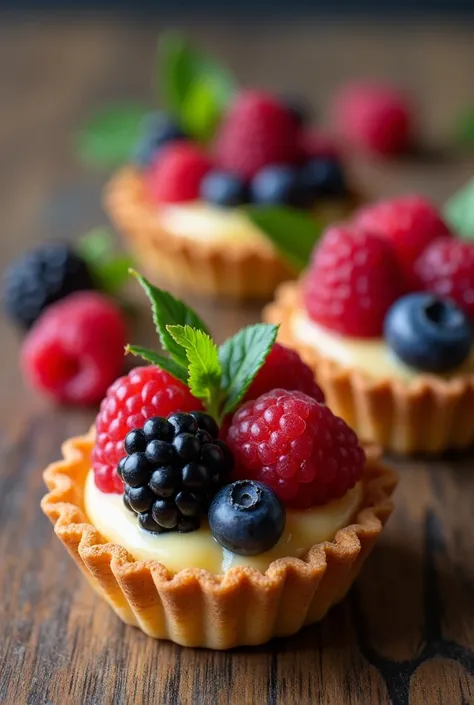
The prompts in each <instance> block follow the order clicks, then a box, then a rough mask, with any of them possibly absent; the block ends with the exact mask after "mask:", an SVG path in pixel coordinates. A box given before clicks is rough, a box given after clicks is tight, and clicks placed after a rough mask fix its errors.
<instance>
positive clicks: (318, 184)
mask: <svg viewBox="0 0 474 705" xmlns="http://www.w3.org/2000/svg"><path fill="white" fill-rule="evenodd" d="M300 179H301V182H302V184H303V186H304V189H305V191H306V193H307V194H308V197H309V199H310V202H311V201H315V200H316V199H317V198H321V197H330V196H339V197H340V196H344V195H345V194H346V192H347V186H346V180H345V177H344V172H343V170H342V167H341V164H340V163H339V161H338V160H337V159H330V158H326V159H311V160H310V161H309V162H307V163H306V164H305V165H304V166H303V167H302V169H301V175H300Z"/></svg>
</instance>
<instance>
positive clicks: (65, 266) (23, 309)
mask: <svg viewBox="0 0 474 705" xmlns="http://www.w3.org/2000/svg"><path fill="white" fill-rule="evenodd" d="M94 288H95V287H94V282H93V279H92V276H91V274H90V272H89V270H88V268H87V265H86V263H85V262H84V261H83V260H82V259H81V258H80V257H78V256H77V255H76V254H75V252H74V251H73V250H72V249H71V248H70V247H69V246H68V245H66V244H64V243H48V244H46V245H42V246H41V247H38V248H36V249H34V250H31V251H30V252H28V253H27V254H26V255H23V257H21V258H19V259H18V260H16V261H15V262H14V263H13V264H12V265H11V266H10V267H9V268H8V269H7V270H6V272H5V274H4V280H3V305H4V308H5V312H6V314H7V316H8V317H9V318H11V320H12V321H14V322H15V323H17V324H18V325H19V326H21V327H22V328H26V329H27V328H30V327H31V326H32V325H33V323H34V322H35V321H36V319H37V318H39V316H40V315H41V313H42V312H43V311H44V310H45V308H47V307H48V306H49V305H50V304H53V303H55V302H56V301H59V300H60V299H63V298H65V297H66V296H68V294H72V293H73V292H75V291H84V290H86V289H94Z"/></svg>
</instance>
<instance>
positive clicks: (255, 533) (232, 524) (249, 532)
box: [209, 480, 286, 556]
mask: <svg viewBox="0 0 474 705" xmlns="http://www.w3.org/2000/svg"><path fill="white" fill-rule="evenodd" d="M285 519H286V515H285V508H284V506H283V504H282V503H281V502H280V500H279V499H278V497H277V495H276V494H275V492H274V491H273V490H272V489H271V488H270V487H268V486H267V485H264V484H262V483H260V482H254V481H253V480H237V482H234V483H232V484H231V485H226V486H225V487H223V488H222V489H221V490H220V491H219V492H218V493H217V494H216V496H215V497H214V499H213V501H212V503H211V506H210V508H209V526H210V527H211V531H212V535H213V536H214V538H215V539H216V541H217V542H218V543H220V544H221V546H224V548H227V549H228V550H229V551H232V552H233V553H238V554H239V555H241V556H254V555H256V554H257V553H264V552H265V551H268V550H269V549H270V548H272V546H274V545H275V544H276V543H277V542H278V541H279V539H280V537H281V535H282V534H283V530H284V528H285Z"/></svg>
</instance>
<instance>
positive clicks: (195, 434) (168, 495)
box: [117, 411, 233, 533]
mask: <svg viewBox="0 0 474 705" xmlns="http://www.w3.org/2000/svg"><path fill="white" fill-rule="evenodd" d="M218 433H219V429H218V426H217V424H216V422H215V421H214V419H213V418H212V417H211V416H209V415H208V414H205V413H203V412H200V411H193V412H192V413H190V414H186V413H176V414H171V415H170V416H168V418H167V419H165V418H163V417H161V416H155V417H153V418H151V419H149V420H148V421H146V423H145V425H144V426H143V428H138V429H134V430H133V431H130V432H129V433H128V435H127V437H126V438H125V443H124V447H125V452H126V454H127V455H126V456H125V457H123V458H122V459H121V460H120V462H119V464H118V466H117V472H118V474H119V476H120V478H121V479H122V480H123V482H124V483H125V489H124V495H123V499H124V503H125V506H126V507H127V508H128V509H130V510H131V511H133V512H135V513H136V514H137V518H138V523H139V525H140V526H141V527H142V528H143V529H146V530H147V531H151V532H153V533H163V532H165V531H180V532H182V533H184V532H188V531H194V530H195V529H198V528H199V526H200V523H201V521H200V520H201V516H202V515H203V514H204V513H207V510H208V507H209V504H210V502H211V500H212V498H213V497H214V495H215V494H216V492H217V491H218V490H219V489H220V488H221V487H222V485H223V484H224V483H225V482H226V481H227V478H228V477H229V475H230V473H231V472H232V468H233V458H232V453H231V451H230V449H229V447H228V446H227V445H226V444H225V443H223V441H221V440H219V439H218Z"/></svg>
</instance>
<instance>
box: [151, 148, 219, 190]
mask: <svg viewBox="0 0 474 705" xmlns="http://www.w3.org/2000/svg"><path fill="white" fill-rule="evenodd" d="M211 169H212V163H211V160H210V159H209V157H208V156H207V155H206V154H205V153H204V152H203V151H202V150H201V149H200V148H199V147H197V146H196V145H194V144H192V143H190V142H174V143H171V144H167V145H165V146H164V147H163V149H161V150H160V152H159V153H158V154H157V156H156V158H155V160H154V161H153V163H152V164H151V166H150V167H149V169H148V170H147V171H146V172H145V190H146V192H147V194H148V196H149V198H150V199H151V200H153V201H156V202H157V203H183V202H185V201H195V200H196V199H198V198H199V189H200V186H201V181H202V180H203V178H204V177H205V175H206V174H207V173H208V172H209V171H210V170H211Z"/></svg>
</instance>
